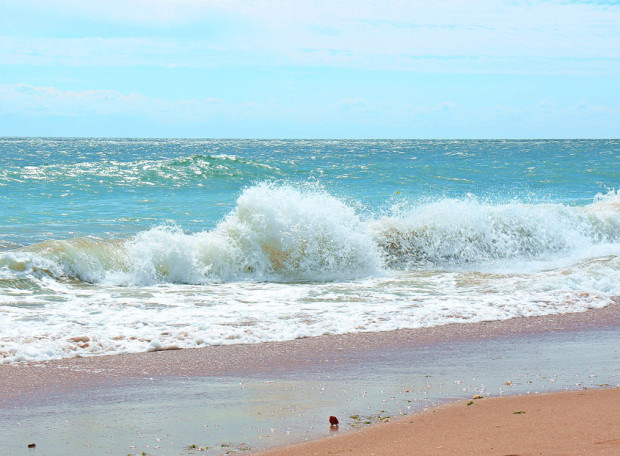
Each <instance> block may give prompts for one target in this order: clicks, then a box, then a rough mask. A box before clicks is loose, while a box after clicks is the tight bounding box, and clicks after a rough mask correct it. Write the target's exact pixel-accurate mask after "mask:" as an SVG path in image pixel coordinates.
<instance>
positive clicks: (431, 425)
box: [260, 388, 620, 456]
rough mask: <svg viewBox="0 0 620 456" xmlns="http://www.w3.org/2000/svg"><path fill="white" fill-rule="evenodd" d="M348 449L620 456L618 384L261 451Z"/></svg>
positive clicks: (442, 412)
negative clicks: (613, 386)
mask: <svg viewBox="0 0 620 456" xmlns="http://www.w3.org/2000/svg"><path fill="white" fill-rule="evenodd" d="M471 402H473V403H471ZM468 404H469V405H468ZM345 454H346V455H414V454H415V455H505V456H508V455H519V456H526V455H617V454H620V389H618V388H613V389H601V390H583V391H570V392H562V393H552V394H537V395H524V396H513V397H502V398H492V399H491V398H483V399H477V400H473V401H462V402H458V403H453V404H449V405H446V406H443V407H439V408H436V409H431V410H428V411H425V412H422V413H418V414H414V415H411V416H407V417H403V418H401V419H398V420H395V421H392V422H390V423H382V424H377V425H374V426H371V427H368V428H366V429H364V430H361V431H357V432H350V433H346V434H342V435H336V436H334V437H330V438H326V439H322V440H318V441H314V442H309V443H306V444H301V445H296V446H291V447H286V448H280V449H275V450H272V451H267V452H263V453H260V455H261V456H304V455H345Z"/></svg>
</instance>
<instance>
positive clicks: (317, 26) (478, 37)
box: [0, 0, 620, 74]
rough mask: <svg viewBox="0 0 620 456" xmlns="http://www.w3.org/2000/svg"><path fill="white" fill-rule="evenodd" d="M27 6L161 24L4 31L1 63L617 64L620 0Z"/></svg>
mask: <svg viewBox="0 0 620 456" xmlns="http://www.w3.org/2000/svg"><path fill="white" fill-rule="evenodd" d="M20 4H21V5H22V7H24V8H39V9H41V10H43V11H48V12H49V13H50V14H56V15H61V16H63V15H66V16H67V17H69V16H70V17H76V19H75V20H76V21H77V20H93V21H103V22H106V21H107V22H110V23H114V24H117V25H118V24H120V25H121V26H126V30H125V36H127V33H129V32H131V25H132V24H144V23H148V24H151V25H154V26H155V29H153V30H151V31H150V32H149V33H150V34H145V35H144V36H142V37H133V38H127V37H125V38H120V37H119V38H105V39H104V38H96V37H82V38H56V39H50V38H46V37H41V36H37V37H34V36H32V37H30V38H27V39H24V37H20V38H19V39H17V38H11V37H4V38H1V39H0V62H4V63H23V64H41V63H63V64H71V65H84V64H88V65H131V64H145V65H161V66H170V65H182V66H198V67H213V66H226V65H301V66H306V65H308V66H338V67H350V68H370V69H396V70H413V71H429V72H435V71H439V72H500V73H501V72H511V73H515V72H517V73H518V72H533V73H540V72H549V73H566V72H584V73H588V72H590V73H592V72H594V73H599V74H600V73H609V72H614V73H618V72H620V35H619V34H618V25H617V24H619V23H620V6H619V5H597V4H595V3H591V2H559V1H534V2H527V3H525V2H523V3H521V2H506V1H499V0H488V1H465V0H447V1H445V0H444V1H436V2H428V1H419V0H418V1H404V0H383V1H377V0H375V1H360V0H342V1H328V0H297V1H284V0H271V1H267V0H262V1H260V0H259V1H239V0H203V1H200V0H123V1H122V0H105V1H104V0H91V1H88V2H85V1H83V0H80V1H78V0H57V1H53V2H50V1H44V0H23V3H20ZM80 18H81V19H80ZM213 20H215V21H216V22H218V24H219V25H218V29H220V31H219V32H217V33H216V32H211V31H210V32H209V33H208V34H205V36H203V37H198V38H196V37H194V38H192V39H185V38H182V37H181V35H179V34H178V33H177V32H178V31H177V32H175V31H174V30H173V31H170V30H169V29H167V28H166V27H163V26H164V25H176V26H182V25H183V24H189V23H191V24H199V25H200V24H201V23H205V24H211V23H212V22H209V21H213ZM157 26H161V27H162V28H161V29H157ZM205 27H207V25H205ZM181 28H182V27H181ZM222 30H224V31H222ZM226 30H228V31H229V33H227V32H226ZM141 33H146V32H141Z"/></svg>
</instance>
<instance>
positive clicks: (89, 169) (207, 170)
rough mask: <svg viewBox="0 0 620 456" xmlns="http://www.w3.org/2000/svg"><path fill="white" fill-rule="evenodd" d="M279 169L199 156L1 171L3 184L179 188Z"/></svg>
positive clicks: (220, 156) (249, 177)
mask: <svg viewBox="0 0 620 456" xmlns="http://www.w3.org/2000/svg"><path fill="white" fill-rule="evenodd" d="M266 172H268V173H270V175H273V174H274V173H275V174H276V175H277V173H278V169H277V168H276V167H273V166H271V165H269V164H267V163H264V162H260V161H254V160H250V159H245V158H241V157H237V156H235V155H229V154H215V155H208V154H195V155H191V156H186V157H180V158H168V159H159V160H137V161H128V162H126V161H116V160H103V161H94V162H82V163H69V164H53V165H39V166H24V167H5V168H0V185H2V184H4V185H7V184H14V183H28V182H32V181H42V182H46V183H50V184H59V183H62V182H67V181H68V182H72V183H77V184H81V185H96V186H100V185H101V184H102V183H105V184H108V185H112V186H118V187H124V186H130V187H135V186H152V185H162V186H166V187H170V186H173V187H178V186H182V185H189V184H193V183H196V182H200V181H202V180H205V179H218V178H219V179H229V180H230V179H233V180H244V181H245V180H253V179H258V178H260V177H262V176H263V175H264V174H265V173H266Z"/></svg>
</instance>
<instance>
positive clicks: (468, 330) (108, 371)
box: [0, 302, 620, 403]
mask: <svg viewBox="0 0 620 456" xmlns="http://www.w3.org/2000/svg"><path fill="white" fill-rule="evenodd" d="M614 327H616V328H620V303H616V302H614V303H613V304H610V305H608V306H606V307H603V308H600V309H590V310H587V311H585V312H575V313H566V314H553V315H543V316H532V317H517V318H510V319H507V320H494V321H483V322H476V323H465V324H448V325H441V326H432V327H425V328H415V329H398V330H394V331H385V332H377V333H371V332H360V333H350V334H342V335H324V336H318V337H311V338H303V339H294V340H287V341H281V342H280V341H278V342H263V343H260V344H231V345H217V346H207V347H197V348H186V349H179V350H159V351H151V352H139V353H126V354H115V355H100V356H86V357H76V358H63V359H56V360H50V361H37V362H24V363H17V364H1V365H0V403H1V402H2V401H3V400H7V399H9V398H14V397H15V396H18V395H21V394H24V393H29V392H32V391H41V390H48V389H55V388H60V389H65V388H72V387H76V388H81V387H84V386H86V387H94V386H96V385H97V384H98V383H108V382H114V381H115V379H116V380H118V379H127V378H138V379H139V378H144V377H163V376H188V377H195V376H222V375H226V376H230V375H238V376H243V375H248V374H264V373H273V372H283V371H286V370H290V369H291V366H294V367H295V368H300V369H301V368H304V369H307V368H312V367H316V366H317V365H324V364H334V365H339V364H344V363H350V362H355V360H356V359H357V358H359V357H360V356H367V355H368V353H369V352H370V353H373V354H377V352H380V351H381V350H384V349H385V350H391V349H403V348H412V347H421V346H426V345H432V344H438V343H443V342H446V341H452V342H456V341H476V340H492V339H495V338H501V337H512V336H527V335H540V334H545V333H549V332H558V331H564V332H570V331H580V330H588V329H600V328H614ZM41 369H45V370H52V371H54V376H53V377H51V378H49V377H46V378H44V377H43V376H39V375H33V374H38V373H39V372H40V370H41ZM76 374H77V376H78V377H79V381H76V378H75V377H76Z"/></svg>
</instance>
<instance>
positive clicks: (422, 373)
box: [0, 304, 620, 456]
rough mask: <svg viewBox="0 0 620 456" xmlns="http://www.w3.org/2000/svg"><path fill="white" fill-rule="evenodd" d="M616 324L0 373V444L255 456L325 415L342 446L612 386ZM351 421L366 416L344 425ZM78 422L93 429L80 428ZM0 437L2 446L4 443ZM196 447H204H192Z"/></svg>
mask: <svg viewBox="0 0 620 456" xmlns="http://www.w3.org/2000/svg"><path fill="white" fill-rule="evenodd" d="M619 328H620V305H617V304H612V305H610V306H608V307H606V308H603V309H594V310H590V311H587V312H583V313H575V314H561V315H550V316H543V317H522V318H516V319H510V320H504V321H492V322H481V323H471V324H464V325H458V324H456V325H446V326H438V327H432V328H422V329H415V330H397V331H391V332H386V333H359V334H347V335H341V336H321V337H317V338H309V339H298V340H294V341H286V342H268V343H264V344H257V345H227V346H216V347H205V348H195V349H185V350H175V351H160V352H150V353H136V354H127V355H112V356H97V357H88V358H71V359H62V360H56V361H49V362H39V363H28V364H18V365H0V446H2V445H4V446H6V447H7V448H9V450H8V451H9V454H13V455H21V454H29V453H27V452H25V450H24V448H25V446H24V444H25V443H26V442H27V441H28V440H30V439H36V440H35V442H36V443H37V448H39V447H41V448H46V451H45V454H46V455H47V454H50V455H59V456H60V455H63V456H64V455H66V454H82V453H84V452H85V451H86V449H88V451H89V454H93V455H94V456H96V455H98V454H102V455H103V454H109V453H110V454H140V453H141V452H142V451H144V452H146V453H147V454H148V455H150V456H151V455H160V454H161V455H163V454H179V455H190V454H205V455H216V454H218V455H219V454H225V453H226V451H230V450H225V448H231V449H232V450H235V451H242V450H243V451H245V450H246V449H249V450H251V451H253V452H256V451H262V450H265V449H269V448H280V449H282V448H287V447H288V446H290V445H292V444H296V443H299V442H303V441H304V440H317V439H321V438H323V437H328V436H330V435H331V434H330V429H329V424H326V418H327V417H328V416H329V415H336V416H338V417H344V418H341V425H340V434H342V436H343V437H344V436H346V435H348V434H349V431H354V430H355V429H356V428H357V427H359V426H357V425H359V424H360V421H366V420H368V421H369V422H377V421H383V419H382V417H383V418H385V417H386V416H390V417H395V416H398V415H403V414H407V415H408V416H414V415H413V414H416V412H419V411H421V410H424V409H427V408H431V407H435V406H437V405H441V404H445V403H454V402H457V403H458V401H460V400H463V399H467V398H472V397H473V396H474V395H482V396H485V398H489V397H491V396H502V395H506V396H514V395H519V394H526V393H527V394H536V395H538V394H537V393H540V395H542V394H544V393H547V392H555V391H563V390H570V389H573V390H574V389H581V388H584V387H585V388H596V389H598V388H599V387H601V386H602V385H604V384H606V383H607V384H609V385H611V386H618V385H619V384H620V361H618V360H620V343H619V342H620V335H619V332H618V329H619ZM469 408H471V407H469ZM619 408H620V407H619ZM355 415H359V416H360V417H361V420H358V421H357V422H356V421H355V420H352V419H349V417H351V416H355ZM397 421H400V420H394V423H396V422H397ZM85 423H87V424H88V426H87V427H88V428H89V429H97V430H98V431H96V432H95V433H93V432H90V431H89V432H84V426H85ZM381 426H383V425H381ZM368 429H370V428H368ZM345 431H346V432H345ZM3 434H4V435H5V436H6V435H10V436H12V438H11V440H10V441H7V442H2V440H3V439H2V437H1V436H2V435H3ZM113 440H114V441H118V442H116V443H115V444H112V443H111V442H112V441H113ZM319 441H320V440H319ZM193 444H196V445H198V446H199V447H200V446H203V445H204V447H205V448H206V447H207V446H208V447H209V448H210V449H209V450H205V451H202V452H198V453H197V452H192V451H190V446H191V445H193ZM39 445H40V446H39ZM114 445H116V446H114ZM223 445H230V446H226V447H224V446H223ZM69 447H70V448H71V451H69V450H68V449H67V448H69ZM42 451H43V450H42Z"/></svg>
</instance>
